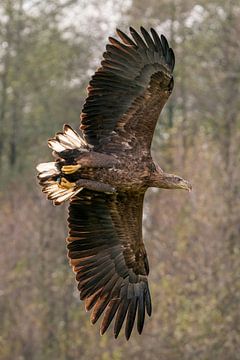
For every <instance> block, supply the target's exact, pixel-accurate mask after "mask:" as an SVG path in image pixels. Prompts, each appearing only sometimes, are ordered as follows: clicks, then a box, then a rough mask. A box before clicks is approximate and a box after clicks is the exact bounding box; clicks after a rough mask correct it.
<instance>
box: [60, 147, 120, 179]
mask: <svg viewBox="0 0 240 360" xmlns="http://www.w3.org/2000/svg"><path fill="white" fill-rule="evenodd" d="M117 163H118V160H117V159H115V158H114V157H113V156H111V155H107V154H102V153H97V152H95V151H91V152H89V153H84V154H82V155H81V156H80V157H79V158H76V159H75V164H71V165H64V166H62V168H61V171H62V172H63V173H64V174H73V173H75V172H76V171H78V170H79V169H80V168H110V167H113V166H114V165H116V164H117Z"/></svg>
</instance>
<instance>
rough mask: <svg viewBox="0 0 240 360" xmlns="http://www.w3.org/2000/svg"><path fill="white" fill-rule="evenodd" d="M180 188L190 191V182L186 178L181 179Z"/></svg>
mask: <svg viewBox="0 0 240 360" xmlns="http://www.w3.org/2000/svg"><path fill="white" fill-rule="evenodd" d="M181 188H182V189H184V190H187V191H188V192H191V191H192V184H191V183H190V182H189V181H187V180H183V181H182V184H181Z"/></svg>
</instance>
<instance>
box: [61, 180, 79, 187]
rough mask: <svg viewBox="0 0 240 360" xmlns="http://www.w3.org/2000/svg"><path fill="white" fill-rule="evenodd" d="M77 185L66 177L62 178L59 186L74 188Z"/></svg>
mask: <svg viewBox="0 0 240 360" xmlns="http://www.w3.org/2000/svg"><path fill="white" fill-rule="evenodd" d="M75 186H76V184H75V183H74V182H70V181H68V180H67V179H65V178H61V180H60V183H59V187H61V188H63V189H71V188H74V187H75Z"/></svg>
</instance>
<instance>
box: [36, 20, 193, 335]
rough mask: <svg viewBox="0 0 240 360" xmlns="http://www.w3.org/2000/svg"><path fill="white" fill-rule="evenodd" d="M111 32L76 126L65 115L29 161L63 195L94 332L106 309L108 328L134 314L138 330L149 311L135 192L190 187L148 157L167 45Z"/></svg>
mask: <svg viewBox="0 0 240 360" xmlns="http://www.w3.org/2000/svg"><path fill="white" fill-rule="evenodd" d="M140 30H141V35H140V34H139V33H138V32H137V31H136V30H134V29H133V28H131V27H130V34H131V37H130V36H128V35H126V34H125V33H123V32H122V31H120V30H117V35H118V37H119V40H117V39H115V38H112V37H110V38H109V43H108V44H107V46H106V51H105V52H104V54H103V60H102V62H101V67H100V68H99V69H98V70H97V71H96V72H95V74H94V75H93V77H92V79H91V80H90V83H89V86H88V88H87V91H88V96H87V99H86V101H85V104H84V106H83V109H82V113H81V116H80V118H81V124H80V129H81V134H79V133H77V132H76V131H74V130H73V129H72V128H71V127H70V126H69V125H64V127H63V131H62V132H59V133H57V134H56V135H55V136H54V137H53V138H51V139H50V140H49V141H48V145H49V147H50V148H51V149H52V150H53V156H54V161H53V162H48V163H42V164H39V165H38V166H37V170H38V178H39V182H40V185H41V186H42V190H43V192H44V193H46V194H47V197H48V199H50V200H52V201H53V204H55V205H59V204H61V203H63V202H65V201H66V200H69V201H70V204H69V217H68V225H69V234H68V237H67V249H68V257H69V261H70V264H71V266H72V268H73V271H74V272H75V274H76V280H77V283H78V289H79V291H80V299H81V300H84V302H85V308H86V310H87V311H89V310H92V312H91V322H92V323H93V324H94V323H95V322H96V321H97V320H98V319H99V317H100V316H101V315H102V321H101V325H100V333H101V334H104V333H105V331H106V330H107V328H108V327H109V325H110V323H111V322H112V320H113V319H114V327H113V329H114V330H113V331H114V336H115V337H116V338H117V336H118V335H119V332H120V330H121V328H122V325H123V323H124V321H125V336H126V338H127V339H129V337H130V335H131V332H132V329H133V326H134V323H135V319H136V326H137V330H138V332H139V334H141V333H142V330H143V325H144V320H145V313H147V314H148V315H149V316H150V315H151V312H152V306H151V297H150V291H149V286H148V274H149V265H148V258H147V253H146V249H145V246H144V243H143V238H142V213H143V200H144V195H145V192H146V190H147V189H148V188H149V187H157V188H164V189H185V190H189V191H190V190H191V184H190V183H189V182H188V181H186V180H184V179H182V178H181V177H180V176H177V175H173V174H168V173H165V172H164V171H163V170H162V169H161V168H160V166H159V165H158V164H156V163H155V162H154V161H153V159H152V157H151V142H152V137H153V133H154V129H155V126H156V123H157V120H158V117H159V115H160V112H161V110H162V108H163V106H164V105H165V103H166V102H167V99H168V97H169V96H170V94H171V92H172V89H173V84H174V82H173V69H174V63H175V59H174V53H173V50H172V49H171V48H170V47H169V45H168V42H167V40H166V38H165V37H164V36H163V35H161V36H160V37H159V36H158V34H157V32H156V31H155V30H154V29H151V30H150V31H149V32H147V31H146V30H145V29H144V28H143V27H141V29H140Z"/></svg>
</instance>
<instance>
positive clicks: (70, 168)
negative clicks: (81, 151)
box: [61, 165, 81, 174]
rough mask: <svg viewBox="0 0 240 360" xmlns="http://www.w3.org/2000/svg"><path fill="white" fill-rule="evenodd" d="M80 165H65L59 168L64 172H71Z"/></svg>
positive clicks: (76, 169)
mask: <svg viewBox="0 0 240 360" xmlns="http://www.w3.org/2000/svg"><path fill="white" fill-rule="evenodd" d="M80 167H81V165H65V166H63V167H62V168H61V171H62V172H63V173H64V174H73V173H75V172H76V171H78V170H79V169H80Z"/></svg>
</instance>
